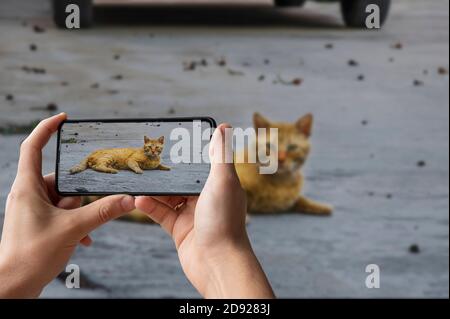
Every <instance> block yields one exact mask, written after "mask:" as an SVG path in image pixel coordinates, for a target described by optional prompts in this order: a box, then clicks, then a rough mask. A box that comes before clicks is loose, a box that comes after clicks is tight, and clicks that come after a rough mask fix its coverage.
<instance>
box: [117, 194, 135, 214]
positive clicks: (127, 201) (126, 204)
mask: <svg viewBox="0 0 450 319" xmlns="http://www.w3.org/2000/svg"><path fill="white" fill-rule="evenodd" d="M120 204H121V205H122V209H123V210H124V211H126V212H129V211H131V210H133V209H135V208H136V205H135V204H134V197H133V196H125V197H124V198H122V201H121V203H120Z"/></svg>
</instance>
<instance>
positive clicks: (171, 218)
mask: <svg viewBox="0 0 450 319" xmlns="http://www.w3.org/2000/svg"><path fill="white" fill-rule="evenodd" d="M136 207H137V208H139V209H140V210H141V211H143V212H144V213H145V214H147V215H148V216H149V217H150V218H151V219H152V220H153V221H154V222H155V223H158V224H160V225H161V227H162V228H163V229H164V230H165V231H166V232H167V233H168V234H169V235H170V236H172V235H173V226H174V225H175V221H176V220H177V218H178V214H177V212H176V211H175V210H174V209H172V208H171V207H169V206H167V205H166V204H164V203H162V202H160V201H158V200H156V199H155V198H152V197H146V196H139V197H136Z"/></svg>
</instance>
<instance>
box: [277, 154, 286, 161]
mask: <svg viewBox="0 0 450 319" xmlns="http://www.w3.org/2000/svg"><path fill="white" fill-rule="evenodd" d="M285 160H286V152H279V153H278V162H279V163H284V161H285Z"/></svg>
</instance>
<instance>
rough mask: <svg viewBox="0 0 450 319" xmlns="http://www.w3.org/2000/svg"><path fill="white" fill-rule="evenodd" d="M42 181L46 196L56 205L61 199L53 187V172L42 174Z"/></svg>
mask: <svg viewBox="0 0 450 319" xmlns="http://www.w3.org/2000/svg"><path fill="white" fill-rule="evenodd" d="M44 183H45V186H46V187H47V194H48V197H49V199H50V201H51V202H52V203H53V204H54V205H56V204H57V203H58V202H59V201H60V200H61V197H60V196H59V195H58V193H57V192H56V188H55V174H54V173H51V174H48V175H45V176H44Z"/></svg>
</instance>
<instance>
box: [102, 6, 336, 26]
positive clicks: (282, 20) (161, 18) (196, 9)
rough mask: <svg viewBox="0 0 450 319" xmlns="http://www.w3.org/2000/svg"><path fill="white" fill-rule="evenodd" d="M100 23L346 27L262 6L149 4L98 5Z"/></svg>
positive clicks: (312, 13) (330, 19)
mask: <svg viewBox="0 0 450 319" xmlns="http://www.w3.org/2000/svg"><path fill="white" fill-rule="evenodd" d="M95 21H96V24H97V25H120V26H130V25H133V26H136V25H159V26H181V25H182V26H183V27H195V26H208V27H221V26H224V27H228V28H229V27H236V28H239V27H251V26H260V27H271V28H273V27H310V28H342V27H343V25H342V23H341V22H340V20H339V18H338V17H335V16H330V15H324V14H320V13H318V12H315V11H312V10H307V9H300V8H298V9H297V8H289V9H278V8H274V7H272V6H261V5H145V6H141V5H140V6H100V7H96V8H95Z"/></svg>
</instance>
